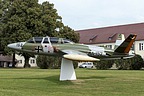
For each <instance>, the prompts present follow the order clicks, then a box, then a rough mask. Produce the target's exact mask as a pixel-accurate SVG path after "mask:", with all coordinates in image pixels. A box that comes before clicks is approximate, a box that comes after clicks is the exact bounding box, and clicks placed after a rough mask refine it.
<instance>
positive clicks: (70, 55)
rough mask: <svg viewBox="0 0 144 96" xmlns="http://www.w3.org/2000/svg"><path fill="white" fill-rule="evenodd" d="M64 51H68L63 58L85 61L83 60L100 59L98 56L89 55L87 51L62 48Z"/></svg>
mask: <svg viewBox="0 0 144 96" xmlns="http://www.w3.org/2000/svg"><path fill="white" fill-rule="evenodd" d="M62 52H64V53H66V54H65V55H63V58H65V59H68V60H73V61H83V62H93V61H100V60H99V59H97V58H93V57H90V56H88V55H87V54H86V53H83V52H79V51H75V50H62Z"/></svg>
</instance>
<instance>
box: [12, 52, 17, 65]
mask: <svg viewBox="0 0 144 96" xmlns="http://www.w3.org/2000/svg"><path fill="white" fill-rule="evenodd" d="M15 65H16V62H15V52H14V53H13V59H12V68H15Z"/></svg>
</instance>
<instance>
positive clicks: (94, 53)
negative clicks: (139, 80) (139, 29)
mask: <svg viewBox="0 0 144 96" xmlns="http://www.w3.org/2000/svg"><path fill="white" fill-rule="evenodd" d="M136 36H137V35H135V34H130V35H129V36H128V37H127V38H126V39H124V35H123V34H119V35H118V38H117V40H116V44H115V48H114V49H113V50H112V49H107V48H104V47H98V46H95V45H86V44H77V43H74V42H72V41H70V40H68V39H64V38H57V37H48V36H47V37H32V38H31V39H29V40H28V41H26V42H18V43H12V44H9V45H8V47H9V48H11V49H14V50H17V51H22V52H29V53H34V54H41V55H49V56H61V57H62V58H63V59H62V65H61V76H60V80H75V79H76V76H75V71H74V69H73V64H72V61H92V62H93V61H100V60H102V59H104V60H109V59H123V58H130V57H133V56H134V54H129V51H130V49H131V47H132V45H133V42H134V41H135V39H136ZM66 74H67V75H66Z"/></svg>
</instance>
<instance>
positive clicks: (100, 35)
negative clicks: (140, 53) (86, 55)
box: [76, 23, 144, 44]
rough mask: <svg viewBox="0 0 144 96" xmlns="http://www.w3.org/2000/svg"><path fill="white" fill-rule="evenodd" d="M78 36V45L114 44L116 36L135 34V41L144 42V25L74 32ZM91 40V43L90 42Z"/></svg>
mask: <svg viewBox="0 0 144 96" xmlns="http://www.w3.org/2000/svg"><path fill="white" fill-rule="evenodd" d="M76 32H78V33H79V34H80V40H79V42H80V43H85V44H99V43H111V42H115V40H116V37H117V34H120V33H123V34H124V35H125V38H126V37H127V36H128V35H129V34H137V38H136V41H139V40H144V23H137V24H128V25H120V26H111V27H103V28H95V29H86V30H78V31H76ZM90 40H91V41H90Z"/></svg>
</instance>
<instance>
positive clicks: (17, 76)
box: [0, 69, 144, 96]
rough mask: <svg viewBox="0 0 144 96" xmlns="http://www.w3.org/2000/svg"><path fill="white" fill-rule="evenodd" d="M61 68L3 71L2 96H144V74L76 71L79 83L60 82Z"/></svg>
mask: <svg viewBox="0 0 144 96" xmlns="http://www.w3.org/2000/svg"><path fill="white" fill-rule="evenodd" d="M59 74H60V70H59V69H54V70H52V69H47V70H42V69H0V96H144V71H143V70H141V71H132V70H131V71H129V70H128V71H127V70H92V69H76V74H77V80H76V81H59Z"/></svg>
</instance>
